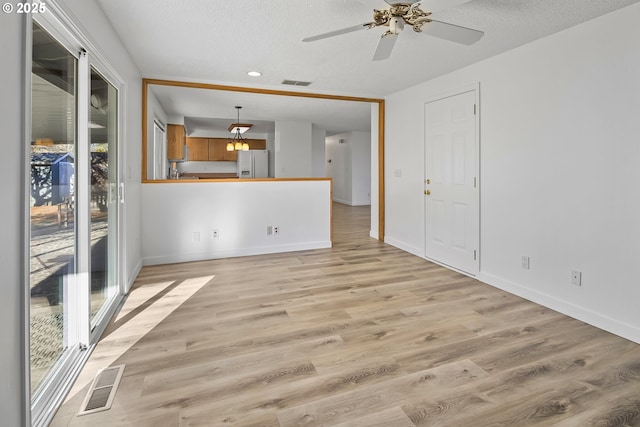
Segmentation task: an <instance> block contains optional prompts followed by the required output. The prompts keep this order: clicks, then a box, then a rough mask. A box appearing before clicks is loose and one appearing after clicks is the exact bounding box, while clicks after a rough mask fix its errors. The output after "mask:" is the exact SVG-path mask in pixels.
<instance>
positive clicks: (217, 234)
mask: <svg viewBox="0 0 640 427" xmlns="http://www.w3.org/2000/svg"><path fill="white" fill-rule="evenodd" d="M218 237H220V231H219V230H218V229H215V230H211V238H212V239H217V238H218Z"/></svg>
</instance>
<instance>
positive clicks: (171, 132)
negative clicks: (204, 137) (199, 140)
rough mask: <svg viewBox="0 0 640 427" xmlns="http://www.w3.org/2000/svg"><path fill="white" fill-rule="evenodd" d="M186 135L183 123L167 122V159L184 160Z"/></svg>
mask: <svg viewBox="0 0 640 427" xmlns="http://www.w3.org/2000/svg"><path fill="white" fill-rule="evenodd" d="M186 136H187V134H186V132H185V130H184V126H183V125H171V124H167V159H169V160H184V159H183V157H184V144H185V142H186V141H185V140H186Z"/></svg>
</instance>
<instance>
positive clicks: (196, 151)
mask: <svg viewBox="0 0 640 427" xmlns="http://www.w3.org/2000/svg"><path fill="white" fill-rule="evenodd" d="M187 147H189V161H203V160H209V140H208V139H207V138H191V137H189V138H187Z"/></svg>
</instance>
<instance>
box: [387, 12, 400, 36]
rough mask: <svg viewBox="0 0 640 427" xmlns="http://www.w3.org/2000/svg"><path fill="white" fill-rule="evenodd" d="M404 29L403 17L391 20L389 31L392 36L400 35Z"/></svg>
mask: <svg viewBox="0 0 640 427" xmlns="http://www.w3.org/2000/svg"><path fill="white" fill-rule="evenodd" d="M403 28H404V18H402V17H401V16H393V17H391V19H389V31H390V32H391V33H392V34H400V31H402V29H403Z"/></svg>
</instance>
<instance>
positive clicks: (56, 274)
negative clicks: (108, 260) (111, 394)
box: [29, 24, 78, 391]
mask: <svg viewBox="0 0 640 427" xmlns="http://www.w3.org/2000/svg"><path fill="white" fill-rule="evenodd" d="M77 66H78V60H77V58H76V57H75V56H73V55H72V54H71V53H70V52H68V51H67V50H66V49H65V48H64V47H63V46H61V45H60V44H59V43H58V42H57V41H56V40H54V39H53V38H52V37H51V36H50V35H49V34H48V33H47V32H45V31H44V30H43V29H42V28H41V27H39V26H38V25H37V24H34V26H33V66H32V73H31V81H32V101H31V103H32V119H31V122H32V131H31V136H32V137H31V186H30V187H31V194H30V198H31V209H30V221H31V245H30V247H31V259H30V280H29V288H30V296H31V300H30V309H31V310H30V326H31V328H30V329H31V333H30V335H31V340H30V347H31V357H30V363H31V390H32V391H35V390H37V389H38V387H39V386H40V385H41V384H42V382H43V381H44V380H45V378H46V377H47V374H48V373H49V372H50V371H51V370H52V369H53V368H54V366H55V365H56V363H57V362H58V361H59V360H60V359H61V358H62V357H63V356H64V354H65V352H66V350H67V349H68V348H69V346H70V345H72V344H73V343H74V342H77V337H76V334H75V332H74V331H70V330H69V326H70V325H72V324H73V321H72V319H70V316H71V317H73V316H74V313H73V311H72V310H70V307H69V303H70V300H69V293H70V292H72V291H73V289H72V287H73V286H75V284H74V280H75V273H76V249H77V238H76V228H75V224H76V221H75V218H76V211H77V209H76V198H75V168H76V125H77V122H76V98H77V80H78V79H77Z"/></svg>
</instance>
